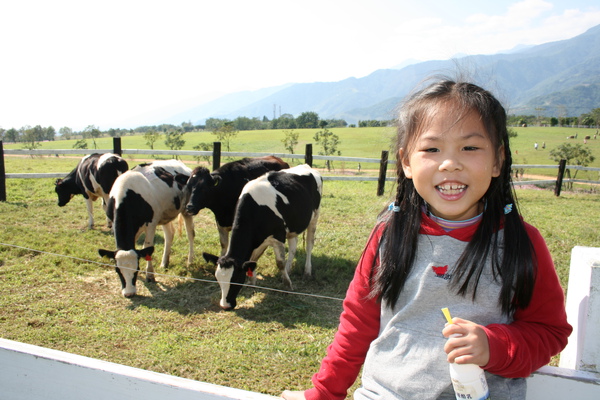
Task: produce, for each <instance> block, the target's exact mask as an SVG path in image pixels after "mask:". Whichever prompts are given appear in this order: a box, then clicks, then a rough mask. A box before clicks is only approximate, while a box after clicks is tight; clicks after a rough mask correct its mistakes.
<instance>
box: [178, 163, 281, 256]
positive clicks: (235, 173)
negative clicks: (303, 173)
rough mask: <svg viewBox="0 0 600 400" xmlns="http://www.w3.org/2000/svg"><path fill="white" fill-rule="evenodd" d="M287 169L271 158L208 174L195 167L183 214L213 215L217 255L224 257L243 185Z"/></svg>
mask: <svg viewBox="0 0 600 400" xmlns="http://www.w3.org/2000/svg"><path fill="white" fill-rule="evenodd" d="M289 167H290V166H289V165H288V164H287V163H286V162H284V161H283V160H281V159H280V158H277V157H275V156H266V157H259V158H244V159H241V160H237V161H232V162H230V163H227V164H223V165H222V166H221V167H219V168H217V169H216V170H214V171H213V172H211V173H209V172H208V169H206V168H203V167H197V168H196V169H194V171H193V172H192V177H191V178H190V180H189V181H188V183H187V186H188V190H189V191H190V201H189V203H188V204H187V206H186V210H187V212H188V213H189V214H192V215H196V214H198V212H199V211H200V210H202V209H203V208H208V209H209V210H211V211H212V212H213V213H214V214H215V220H216V221H217V229H218V231H219V241H220V243H221V255H224V254H225V251H226V250H227V244H228V242H229V232H230V231H231V226H232V225H233V216H234V214H235V205H236V203H237V200H238V197H240V193H241V192H242V188H243V187H244V185H245V184H246V183H248V181H251V180H253V179H256V178H258V177H259V176H261V175H264V174H265V173H267V172H269V171H279V170H281V169H284V168H289Z"/></svg>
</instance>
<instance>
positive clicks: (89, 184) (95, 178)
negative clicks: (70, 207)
mask: <svg viewBox="0 0 600 400" xmlns="http://www.w3.org/2000/svg"><path fill="white" fill-rule="evenodd" d="M128 169H129V166H128V165H127V161H125V160H124V159H123V158H121V157H120V156H119V155H117V154H111V153H107V154H97V153H94V154H90V155H88V156H85V157H83V158H82V159H81V161H79V164H77V167H76V168H75V169H74V170H73V171H71V172H70V173H69V175H67V176H66V177H64V178H63V179H57V180H56V184H55V191H56V194H57V195H58V205H59V207H64V206H65V205H66V204H67V203H68V202H69V201H70V200H71V198H72V197H73V196H75V195H76V194H81V195H83V197H84V199H85V202H86V205H87V212H88V228H89V229H92V228H93V227H94V203H93V202H94V201H96V200H97V199H98V198H99V197H100V198H102V208H103V209H104V212H106V205H107V203H108V194H109V193H110V189H111V188H112V185H113V183H114V182H115V180H116V179H117V177H118V176H119V175H121V174H122V173H124V172H126V171H127V170H128ZM106 222H107V224H108V226H109V227H110V221H109V220H108V219H107V220H106Z"/></svg>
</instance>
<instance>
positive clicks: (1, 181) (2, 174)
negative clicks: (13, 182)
mask: <svg viewBox="0 0 600 400" xmlns="http://www.w3.org/2000/svg"><path fill="white" fill-rule="evenodd" d="M0 201H6V170H5V169H4V145H3V144H2V140H0Z"/></svg>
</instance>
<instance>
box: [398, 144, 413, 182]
mask: <svg viewBox="0 0 600 400" xmlns="http://www.w3.org/2000/svg"><path fill="white" fill-rule="evenodd" d="M398 161H399V162H400V163H401V164H402V171H404V176H406V178H407V179H412V168H411V167H410V160H409V158H408V154H406V152H405V151H404V149H403V148H401V149H400V150H398Z"/></svg>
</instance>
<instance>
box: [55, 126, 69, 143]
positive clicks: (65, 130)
mask: <svg viewBox="0 0 600 400" xmlns="http://www.w3.org/2000/svg"><path fill="white" fill-rule="evenodd" d="M58 133H59V134H60V136H61V137H62V138H63V139H65V140H70V139H71V136H73V129H71V128H69V127H68V126H63V127H62V128H60V129H59V130H58Z"/></svg>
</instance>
